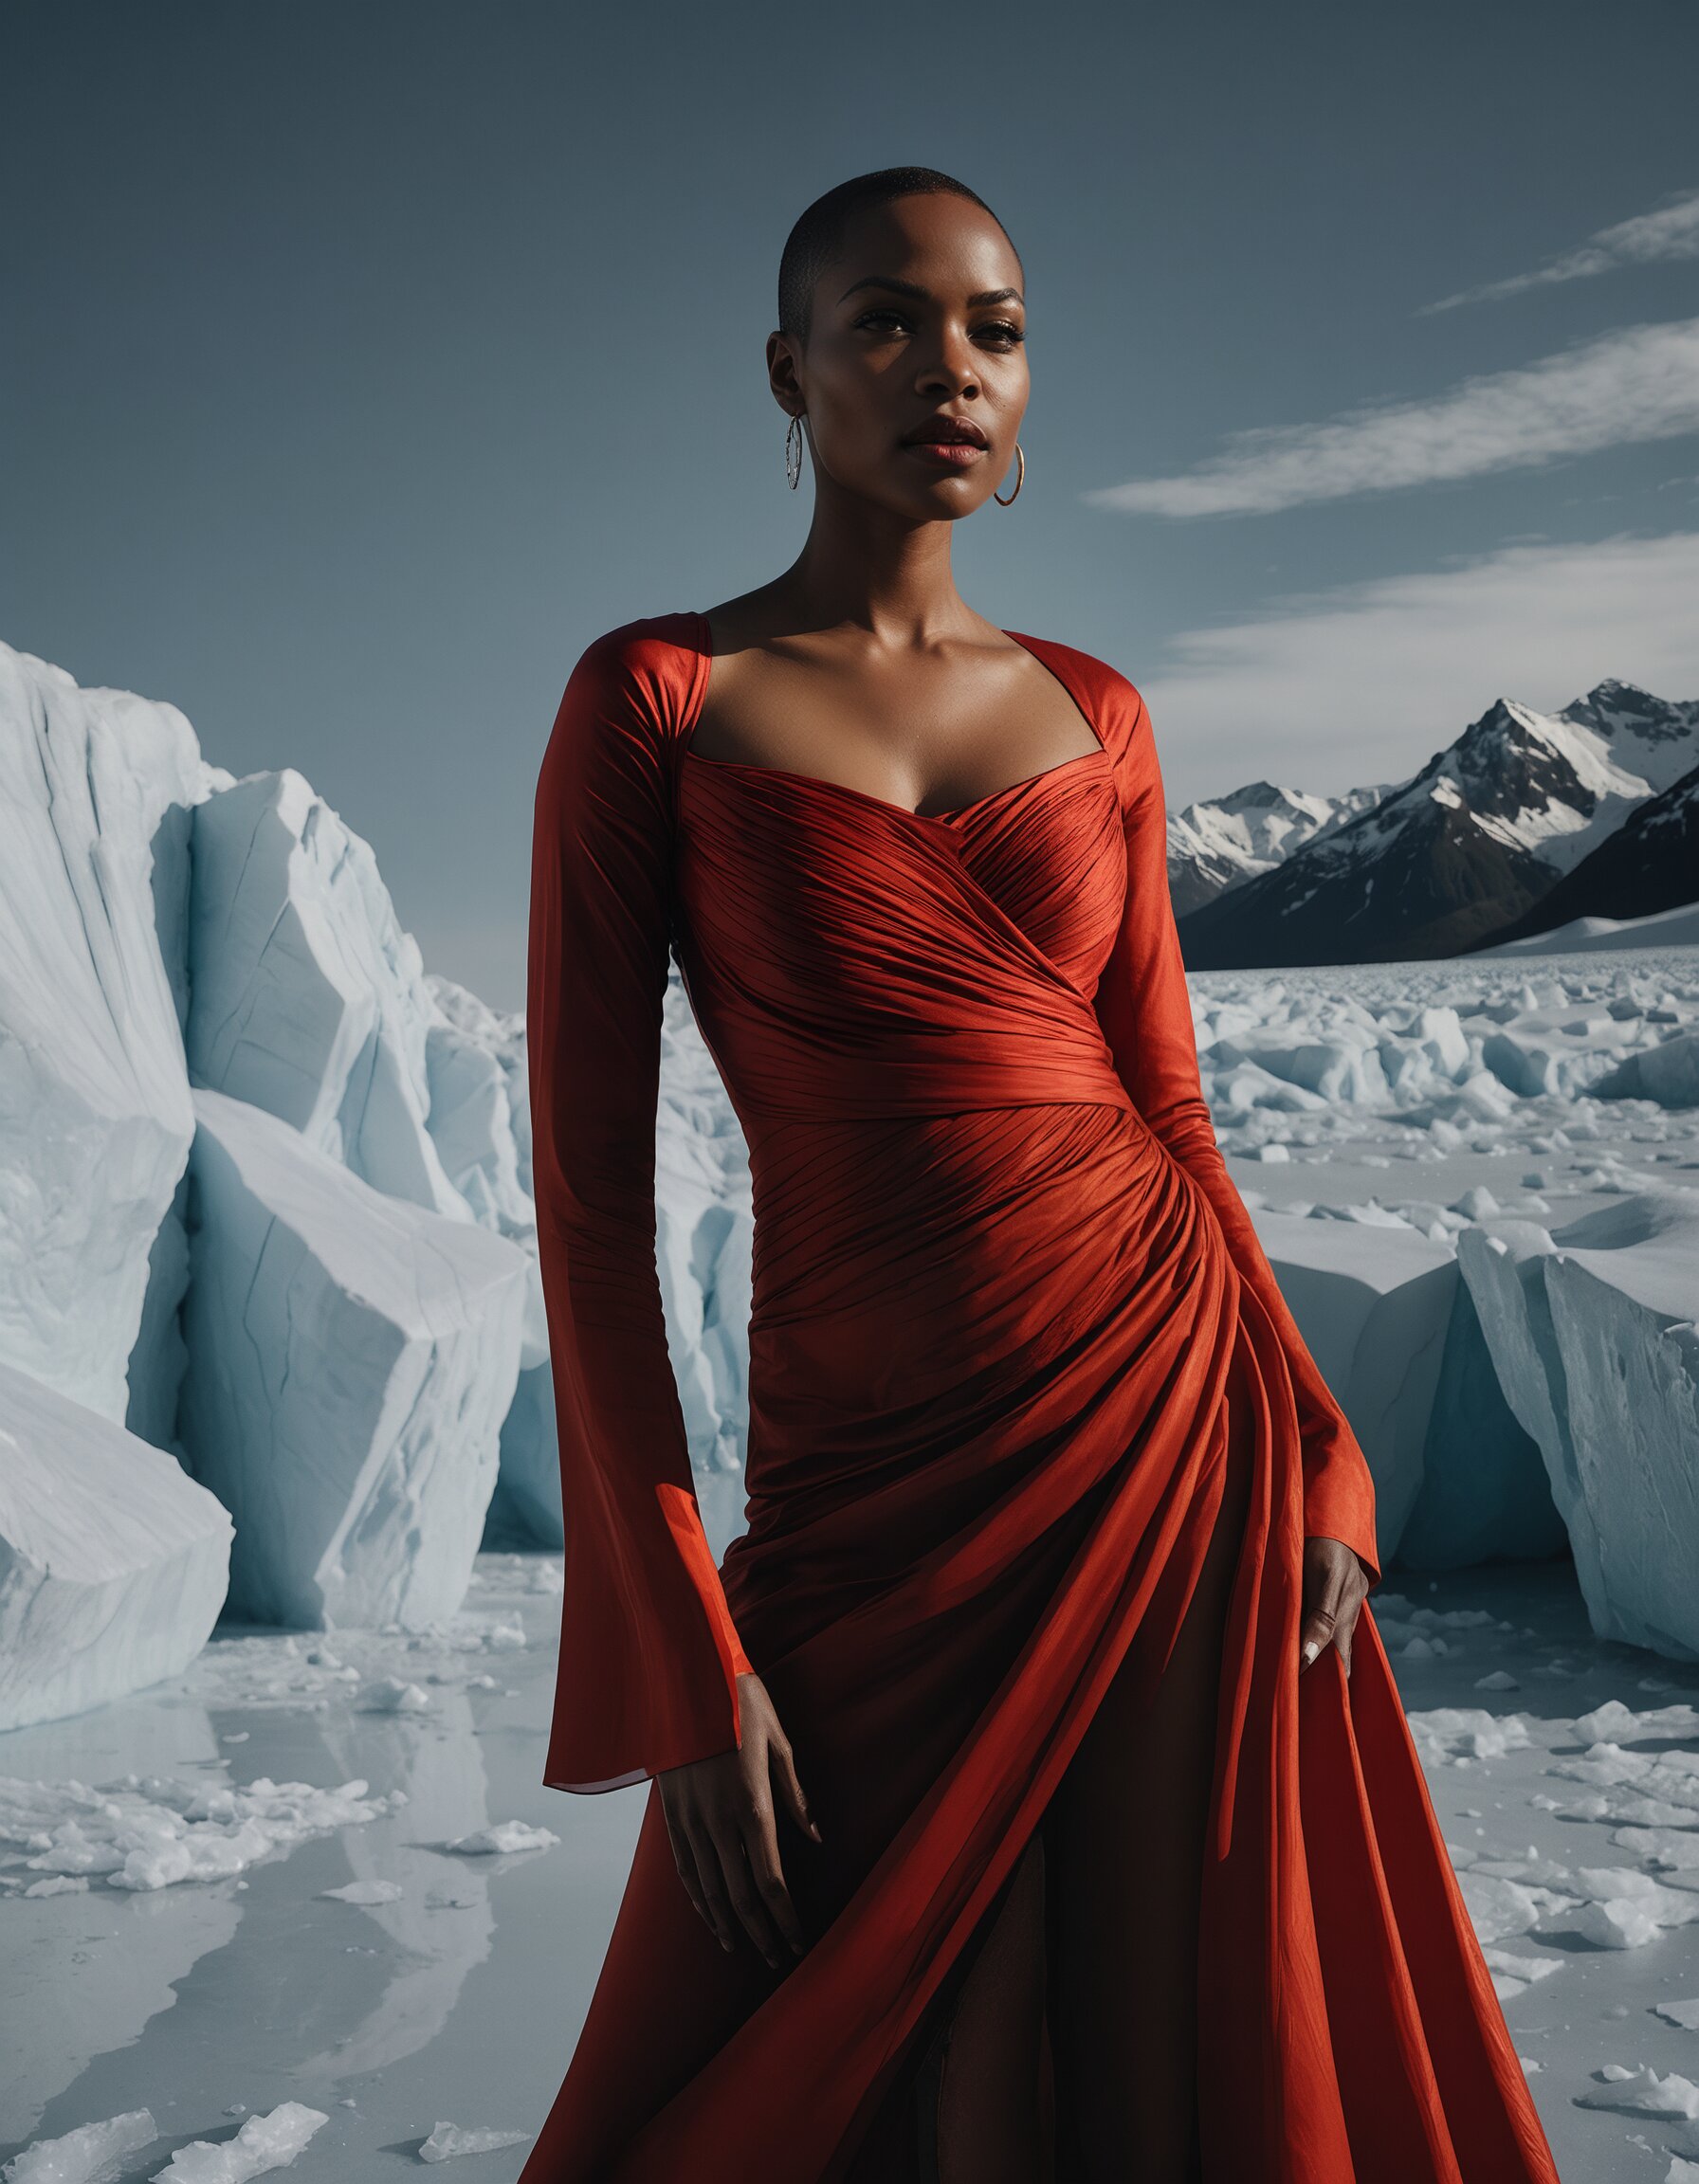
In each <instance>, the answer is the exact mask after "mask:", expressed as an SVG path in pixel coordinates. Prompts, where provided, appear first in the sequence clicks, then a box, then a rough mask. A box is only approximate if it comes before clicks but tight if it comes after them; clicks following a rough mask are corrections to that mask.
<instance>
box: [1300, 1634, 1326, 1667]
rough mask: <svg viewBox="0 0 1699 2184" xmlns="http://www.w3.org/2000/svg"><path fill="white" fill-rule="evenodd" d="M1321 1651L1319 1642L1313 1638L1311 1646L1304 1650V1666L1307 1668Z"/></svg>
mask: <svg viewBox="0 0 1699 2184" xmlns="http://www.w3.org/2000/svg"><path fill="white" fill-rule="evenodd" d="M1321 1650H1322V1648H1321V1646H1320V1644H1319V1643H1318V1641H1317V1640H1315V1639H1314V1638H1312V1639H1311V1640H1310V1642H1309V1644H1308V1645H1307V1646H1306V1647H1305V1648H1304V1665H1305V1666H1306V1668H1307V1667H1308V1665H1309V1664H1310V1663H1311V1662H1312V1661H1313V1660H1314V1659H1315V1657H1316V1655H1317V1654H1318V1653H1319V1652H1320V1651H1321Z"/></svg>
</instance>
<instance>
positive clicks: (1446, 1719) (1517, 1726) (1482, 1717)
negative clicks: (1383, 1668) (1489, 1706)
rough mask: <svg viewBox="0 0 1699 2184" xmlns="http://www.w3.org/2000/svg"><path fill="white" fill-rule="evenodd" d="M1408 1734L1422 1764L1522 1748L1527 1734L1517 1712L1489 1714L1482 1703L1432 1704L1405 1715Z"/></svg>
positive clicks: (1493, 1755)
mask: <svg viewBox="0 0 1699 2184" xmlns="http://www.w3.org/2000/svg"><path fill="white" fill-rule="evenodd" d="M1408 1720H1409V1723H1410V1734H1411V1736H1412V1738H1414V1740H1415V1743H1416V1751H1417V1752H1418V1753H1419V1754H1420V1756H1421V1760H1422V1764H1423V1765H1424V1766H1425V1767H1435V1766H1443V1765H1444V1764H1445V1763H1446V1761H1448V1760H1453V1761H1454V1760H1457V1759H1497V1758H1499V1757H1500V1756H1502V1755H1503V1754H1504V1753H1506V1752H1522V1751H1525V1750H1526V1748H1527V1746H1528V1743H1529V1742H1530V1738H1529V1736H1528V1725H1527V1721H1526V1720H1525V1717H1524V1716H1522V1715H1520V1714H1505V1715H1496V1714H1489V1713H1488V1712H1487V1710H1486V1708H1485V1707H1483V1706H1434V1707H1430V1708H1428V1709H1426V1710H1425V1711H1423V1712H1419V1713H1415V1714H1412V1715H1410V1716H1409V1717H1408Z"/></svg>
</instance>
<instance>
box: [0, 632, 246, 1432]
mask: <svg viewBox="0 0 1699 2184" xmlns="http://www.w3.org/2000/svg"><path fill="white" fill-rule="evenodd" d="M229 778H230V776H229V775H228V774H220V773H219V772H217V771H216V770H215V769H213V768H211V767H209V766H208V765H206V764H205V763H204V762H203V760H202V758H201V755H200V750H199V747H198V745H197V743H196V741H195V737H194V731H193V730H192V728H191V727H190V725H189V722H188V721H187V720H186V719H184V717H183V715H182V714H181V713H180V712H178V710H177V709H176V707H175V706H174V705H155V704H150V703H149V702H148V701H147V700H145V699H142V698H136V697H132V696H131V695H130V694H129V693H128V692H127V691H122V690H100V689H87V690H84V689H80V688H79V687H78V685H77V684H76V683H74V682H73V681H72V679H71V677H70V676H69V675H67V674H66V673H65V672H64V669H63V668H59V667H54V666H51V665H49V664H48V663H47V662H46V661H45V660H38V659H36V658H35V657H34V656H33V655H32V654H30V653H27V652H16V651H14V650H13V649H12V648H11V647H10V646H8V645H0V812H3V814H4V822H5V833H6V841H5V853H4V855H3V856H0V1087H3V1088H4V1097H0V1175H3V1176H4V1177H5V1182H6V1189H5V1201H4V1203H5V1217H4V1218H5V1235H6V1247H5V1249H4V1251H0V1360H4V1361H5V1362H7V1363H9V1364H10V1365H13V1366H16V1367H18V1368H19V1369H20V1370H22V1371H23V1372H26V1373H28V1374H31V1375H32V1376H33V1377H34V1378H36V1379H37V1380H40V1381H42V1382H44V1383H45V1384H46V1386H48V1387H49V1388H54V1389H57V1390H58V1391H59V1392H60V1393H61V1394H63V1395H66V1396H69V1397H70V1398H71V1399H72V1400H73V1401H74V1402H76V1403H79V1404H81V1405H82V1406H83V1408H85V1409H86V1410H93V1411H96V1412H98V1413H99V1414H100V1416H101V1417H104V1418H108V1419H111V1420H112V1421H113V1422H114V1423H122V1422H123V1421H124V1419H125V1417H126V1414H127V1410H128V1405H129V1398H130V1392H129V1388H128V1386H127V1382H126V1373H125V1366H126V1360H127V1359H128V1357H129V1356H130V1353H131V1350H132V1347H133V1345H134V1344H135V1343H136V1340H137V1333H138V1330H139V1328H140V1326H141V1323H142V1316H143V1301H144V1297H145V1293H146V1291H147V1288H148V1283H149V1274H150V1254H151V1252H152V1248H153V1245H154V1240H155V1235H156V1234H157V1232H158V1229H159V1227H160V1224H161V1222H162V1221H163V1220H164V1218H165V1216H166V1214H167V1211H168V1210H169V1208H170V1206H171V1204H172V1199H173V1195H174V1192H175V1191H176V1188H177V1183H178V1180H179V1178H180V1177H181V1175H182V1173H183V1166H184V1162H185V1160H186V1159H187V1158H188V1154H189V1145H190V1140H191V1138H192V1137H193V1134H194V1118H193V1115H192V1110H191V1107H190V1103H189V1080H188V1077H187V1074H186V1072H185V1069H184V1061H183V1038H182V1030H181V1019H180V1016H179V1000H180V994H179V993H178V992H175V991H174V977H173V970H172V967H171V966H170V965H169V964H168V961H167V957H166V955H165V953H163V952H162V950H161V946H160V938H159V927H160V925H162V924H163V925H164V926H166V927H167V928H168V929H169V928H171V927H172V926H173V925H180V921H181V916H182V905H183V903H184V901H186V900H187V896H188V888H189V865H188V854H187V841H188V835H189V827H190V820H189V809H190V807H192V805H193V804H195V803H196V802H197V801H199V800H200V799H201V798H202V797H205V796H206V795H208V794H209V793H210V792H211V790H212V789H213V788H214V787H215V786H216V784H217V783H218V782H219V781H221V780H224V781H228V779H229ZM178 972H179V975H180V964H179V966H178ZM172 1301H173V1302H174V1300H172ZM168 1318H169V1315H168V1314H163V1315H161V1317H160V1319H159V1321H158V1324H159V1325H160V1326H161V1327H163V1325H164V1324H165V1321H166V1319H168ZM150 1366H151V1361H150V1359H149V1358H148V1356H146V1355H145V1354H144V1355H142V1356H138V1358H137V1371H138V1373H139V1374H143V1375H144V1376H145V1375H146V1374H147V1373H148V1371H149V1370H150ZM161 1369H162V1370H165V1369H166V1368H164V1367H161ZM155 1408H156V1409H157V1410H159V1411H161V1412H162V1413H163V1414H165V1415H169V1411H170V1409H171V1399H170V1395H169V1393H156V1398H155Z"/></svg>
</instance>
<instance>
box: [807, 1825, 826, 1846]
mask: <svg viewBox="0 0 1699 2184" xmlns="http://www.w3.org/2000/svg"><path fill="white" fill-rule="evenodd" d="M808 1831H809V1833H810V1834H811V1835H812V1836H813V1839H814V1841H815V1842H816V1843H820V1842H823V1841H824V1840H825V1838H824V1837H823V1836H822V1835H821V1833H820V1830H819V1829H818V1828H816V1827H815V1825H814V1823H813V1821H812V1820H811V1821H810V1822H809V1824H808Z"/></svg>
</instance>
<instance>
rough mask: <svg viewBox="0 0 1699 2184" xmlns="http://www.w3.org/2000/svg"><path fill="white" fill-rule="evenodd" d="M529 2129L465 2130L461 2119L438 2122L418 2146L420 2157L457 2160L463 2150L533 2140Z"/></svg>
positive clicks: (490, 2148) (486, 2149) (485, 2150)
mask: <svg viewBox="0 0 1699 2184" xmlns="http://www.w3.org/2000/svg"><path fill="white" fill-rule="evenodd" d="M532 2136H533V2134H532V2133H531V2132H529V2131H491V2130H487V2129H482V2128H474V2129H472V2130H469V2131H465V2130H462V2129H461V2127H460V2125H459V2124H458V2123H439V2124H438V2125H437V2126H436V2128H435V2130H434V2131H432V2133H431V2134H430V2137H429V2138H427V2139H426V2140H425V2142H424V2143H423V2145H421V2147H420V2148H419V2159H420V2160H421V2161H454V2160H458V2159H459V2157H461V2155H463V2154H493V2153H494V2152H495V2151H496V2149H497V2148H498V2147H499V2146H523V2145H528V2144H529V2143H530V2140H531V2138H532Z"/></svg>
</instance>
